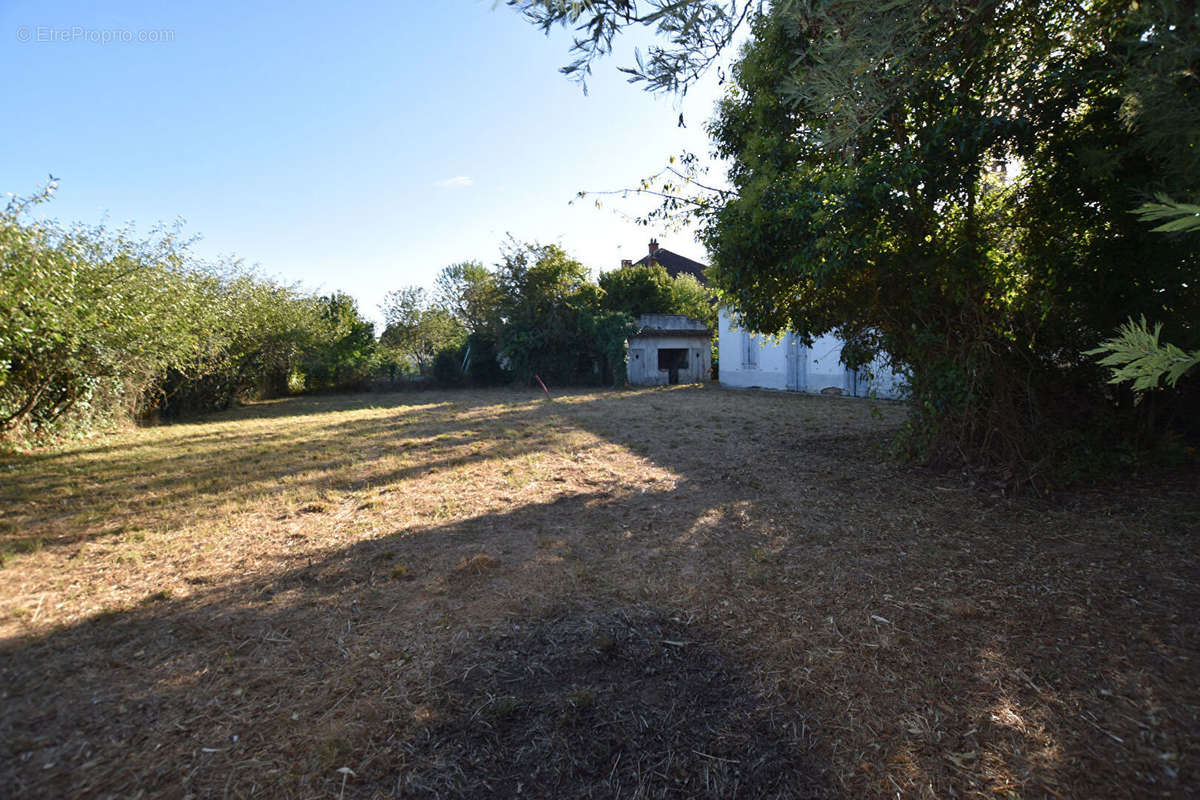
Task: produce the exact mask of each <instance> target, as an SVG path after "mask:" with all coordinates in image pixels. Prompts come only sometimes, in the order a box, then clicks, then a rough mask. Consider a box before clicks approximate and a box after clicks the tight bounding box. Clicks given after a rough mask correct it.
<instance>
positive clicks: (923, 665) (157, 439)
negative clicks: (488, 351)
mask: <svg viewBox="0 0 1200 800" xmlns="http://www.w3.org/2000/svg"><path fill="white" fill-rule="evenodd" d="M903 416H904V409H903V408H902V407H900V406H897V405H893V404H886V403H884V404H872V403H870V402H866V401H860V400H853V399H842V398H824V397H804V396H789V395H779V394H769V393H757V392H735V391H726V390H721V389H717V388H713V387H704V388H699V387H676V388H671V389H658V390H644V391H625V392H574V393H567V394H565V395H564V396H560V397H557V398H556V399H555V400H554V402H546V401H545V399H544V398H543V397H542V396H541V395H540V394H535V393H530V392H524V391H515V390H497V391H490V392H465V391H464V392H446V393H427V394H411V395H391V396H389V395H361V396H346V397H322V398H302V399H292V400H285V401H278V402H271V403H261V404H255V405H252V406H248V407H245V408H241V409H237V410H234V411H231V412H228V413H224V414H218V415H213V416H211V417H206V418H203V419H201V420H198V421H194V422H191V423H188V424H178V425H168V426H162V427H157V428H147V429H141V430H135V431H130V432H127V433H123V434H120V435H116V436H112V437H109V438H105V439H98V440H91V441H86V442H80V443H77V444H73V445H70V446H67V447H64V448H62V449H59V450H55V451H45V452H38V453H34V454H30V455H25V456H18V457H7V460H5V461H2V462H0V552H2V553H3V557H4V565H3V568H0V636H2V637H3V644H2V646H0V679H2V681H3V685H2V687H0V696H2V699H3V706H2V711H0V737H2V738H3V742H2V745H0V787H4V791H3V794H5V795H8V796H46V797H51V796H97V797H101V796H120V797H125V796H137V795H139V794H142V795H144V796H188V795H191V796H195V797H214V796H216V797H219V796H228V797H250V796H264V797H276V796H294V797H337V796H345V797H392V796H403V797H407V796H418V797H433V796H447V797H485V796H515V795H518V794H520V795H522V796H532V797H585V796H595V797H615V796H642V797H658V796H689V797H699V796H706V797H734V796H742V797H772V796H774V797H802V796H805V797H806V796H814V797H816V796H829V797H851V798H856V797H895V796H897V795H899V796H902V797H989V798H996V797H1031V798H1043V797H1051V798H1063V797H1077V798H1091V797H1150V796H1154V797H1187V796H1194V795H1196V794H1197V793H1200V775H1198V774H1197V772H1196V768H1197V767H1196V762H1197V758H1198V757H1200V744H1198V743H1200V681H1198V678H1200V664H1198V662H1197V658H1200V619H1198V616H1197V614H1196V609H1197V608H1200V590H1198V587H1200V571H1198V569H1197V565H1198V561H1200V560H1198V558H1197V543H1196V541H1195V537H1196V533H1197V528H1198V523H1200V502H1198V499H1197V498H1198V497H1200V481H1197V479H1196V476H1195V475H1194V474H1187V475H1177V476H1173V477H1170V478H1169V479H1168V478H1162V477H1160V478H1158V479H1156V480H1155V481H1154V482H1153V483H1150V482H1145V483H1136V484H1130V485H1127V486H1124V487H1122V488H1121V489H1120V490H1114V489H1107V490H1086V491H1085V490H1079V491H1075V492H1072V493H1069V494H1065V495H1060V496H1056V497H1052V498H1032V497H1020V498H1016V499H1014V498H1011V497H1007V496H1005V495H1004V494H1003V493H1002V492H1001V491H1000V490H999V489H998V488H996V487H993V486H990V485H988V484H987V483H986V482H985V481H982V480H980V479H977V478H973V477H972V476H970V475H962V474H949V475H948V474H944V473H941V474H939V473H932V472H927V471H924V470H919V469H914V468H906V467H902V466H900V465H897V464H895V463H893V462H891V461H890V460H888V459H887V457H886V456H885V455H884V454H883V448H884V446H885V445H886V443H887V441H888V440H889V438H890V437H891V436H892V435H893V434H894V432H895V430H896V428H897V426H898V425H899V424H900V422H901V421H902V419H903Z"/></svg>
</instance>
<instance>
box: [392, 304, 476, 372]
mask: <svg viewBox="0 0 1200 800" xmlns="http://www.w3.org/2000/svg"><path fill="white" fill-rule="evenodd" d="M380 310H381V311H382V312H383V317H384V323H385V327H384V329H383V335H382V336H380V338H379V343H380V345H382V346H384V347H386V348H390V349H393V350H395V351H396V352H398V353H400V354H401V355H402V357H404V358H406V359H409V360H411V362H412V364H413V365H414V366H415V368H416V370H417V372H418V373H419V374H421V375H425V374H427V373H428V372H429V371H430V370H431V369H432V367H433V362H434V359H435V358H437V355H438V353H440V352H442V351H443V350H449V349H455V348H458V347H460V346H462V344H463V343H464V342H465V341H466V338H467V333H468V331H467V329H466V327H465V326H464V325H463V323H462V322H461V321H459V319H457V318H456V317H455V315H454V313H453V312H452V311H451V310H450V309H449V308H447V307H446V306H444V305H441V304H439V303H436V302H434V301H432V300H431V299H430V297H429V294H428V293H427V292H426V291H425V290H424V289H422V288H421V287H419V286H410V287H407V288H404V289H397V290H396V291H393V292H388V294H387V296H386V297H385V298H384V301H383V304H382V305H381V306H380Z"/></svg>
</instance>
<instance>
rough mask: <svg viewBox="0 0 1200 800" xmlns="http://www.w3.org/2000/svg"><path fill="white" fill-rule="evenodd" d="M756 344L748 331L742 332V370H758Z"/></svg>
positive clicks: (752, 335)
mask: <svg viewBox="0 0 1200 800" xmlns="http://www.w3.org/2000/svg"><path fill="white" fill-rule="evenodd" d="M758 349H759V348H758V342H756V341H755V340H754V334H753V333H751V332H750V331H742V368H743V369H757V368H758Z"/></svg>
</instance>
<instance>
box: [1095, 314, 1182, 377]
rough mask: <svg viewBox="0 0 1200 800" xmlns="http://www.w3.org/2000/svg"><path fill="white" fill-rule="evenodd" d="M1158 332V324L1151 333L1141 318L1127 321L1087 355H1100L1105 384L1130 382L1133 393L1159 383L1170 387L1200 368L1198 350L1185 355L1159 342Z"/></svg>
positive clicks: (1177, 349)
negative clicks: (1106, 370) (1107, 376)
mask: <svg viewBox="0 0 1200 800" xmlns="http://www.w3.org/2000/svg"><path fill="white" fill-rule="evenodd" d="M1161 333H1162V324H1161V323H1159V324H1156V325H1155V326H1154V329H1153V330H1151V329H1150V325H1149V323H1147V322H1146V318H1145V317H1142V318H1141V319H1139V320H1134V319H1130V320H1129V321H1128V322H1126V323H1125V324H1124V325H1122V326H1121V327H1120V328H1118V329H1117V335H1116V336H1114V337H1112V338H1111V339H1106V340H1105V341H1103V342H1102V343H1101V344H1100V346H1099V347H1097V348H1096V349H1095V350H1089V351H1087V355H1103V356H1104V358H1101V359H1100V363H1101V364H1102V365H1103V366H1106V367H1109V368H1111V369H1112V377H1111V378H1110V379H1109V381H1108V382H1109V383H1126V382H1132V383H1133V390H1134V391H1135V392H1144V391H1147V390H1149V389H1154V388H1157V387H1158V385H1159V383H1160V382H1165V383H1166V385H1167V386H1169V387H1172V388H1174V386H1175V384H1176V383H1178V382H1179V379H1180V378H1182V377H1183V376H1184V374H1185V373H1186V372H1187V371H1188V370H1190V369H1193V368H1194V367H1196V366H1197V365H1200V350H1196V351H1195V352H1192V353H1187V352H1185V351H1183V350H1182V349H1180V348H1178V347H1176V346H1175V345H1173V344H1171V343H1170V342H1165V343H1159V341H1158V337H1159V334H1161Z"/></svg>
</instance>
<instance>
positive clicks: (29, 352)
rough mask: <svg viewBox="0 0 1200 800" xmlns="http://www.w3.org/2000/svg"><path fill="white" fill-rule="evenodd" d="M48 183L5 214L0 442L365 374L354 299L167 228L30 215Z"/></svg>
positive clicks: (367, 332) (0, 268) (338, 382)
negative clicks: (151, 230)
mask: <svg viewBox="0 0 1200 800" xmlns="http://www.w3.org/2000/svg"><path fill="white" fill-rule="evenodd" d="M53 188H54V187H53V185H50V186H48V187H47V188H46V190H44V191H43V192H41V193H39V194H38V195H35V196H34V197H30V198H18V199H16V200H13V201H12V202H11V203H9V205H8V206H7V208H6V209H5V210H4V211H3V213H0V438H3V439H8V440H12V439H14V438H25V437H29V436H34V437H36V436H41V435H47V434H62V433H71V432H73V431H79V432H85V431H87V430H89V429H91V428H93V427H95V426H97V425H101V424H106V423H109V422H113V421H116V420H118V419H120V418H123V417H128V416H130V415H134V416H142V415H145V414H149V413H152V412H155V411H158V412H161V413H164V414H175V413H179V412H181V411H185V410H205V409H213V408H223V407H225V406H227V405H229V403H231V402H233V401H234V400H235V399H236V398H238V397H249V396H255V395H258V396H262V395H265V394H272V393H281V392H285V391H288V378H289V376H290V375H293V374H295V373H300V374H302V373H303V371H304V370H309V371H311V372H313V373H314V374H316V373H318V372H319V373H320V374H321V375H322V376H323V377H321V378H320V381H321V386H319V387H316V388H346V387H348V386H349V385H350V384H354V383H357V382H359V377H358V376H360V375H361V374H362V370H363V369H364V366H365V364H364V362H365V360H366V359H367V358H368V354H369V351H370V350H371V349H372V347H373V344H374V342H373V337H372V335H371V327H370V323H367V322H366V321H364V320H362V319H361V317H359V316H358V314H357V310H356V309H355V308H354V307H353V301H351V300H350V299H349V298H347V297H345V296H344V295H335V296H332V297H329V298H323V299H319V298H316V297H313V296H311V295H309V294H306V293H304V292H302V291H300V290H298V289H296V288H295V287H289V286H284V285H281V284H279V283H276V282H274V281H271V280H267V279H264V278H262V277H260V276H258V275H257V274H255V273H254V272H253V271H252V270H248V269H246V268H245V267H243V266H242V265H241V264H240V263H238V262H236V261H235V262H228V263H224V264H217V265H211V264H206V263H203V262H200V261H198V260H197V259H195V258H193V257H192V256H191V255H190V253H189V251H188V249H187V246H186V243H185V242H181V241H180V240H179V237H178V233H177V232H176V231H172V230H166V231H159V232H157V233H155V234H153V235H151V236H149V237H146V238H140V239H139V238H136V237H134V236H133V235H132V234H131V233H130V232H129V231H125V230H122V231H115V232H114V231H109V230H107V229H105V228H103V227H84V226H74V227H70V228H64V227H62V226H60V225H58V224H57V223H55V222H52V221H40V220H35V219H32V218H31V217H32V213H31V212H32V210H33V209H34V208H35V207H36V206H37V205H38V204H40V203H43V202H46V201H47V200H49V199H50V197H51V195H52V193H53ZM300 388H314V387H304V386H301V387H300Z"/></svg>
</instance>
